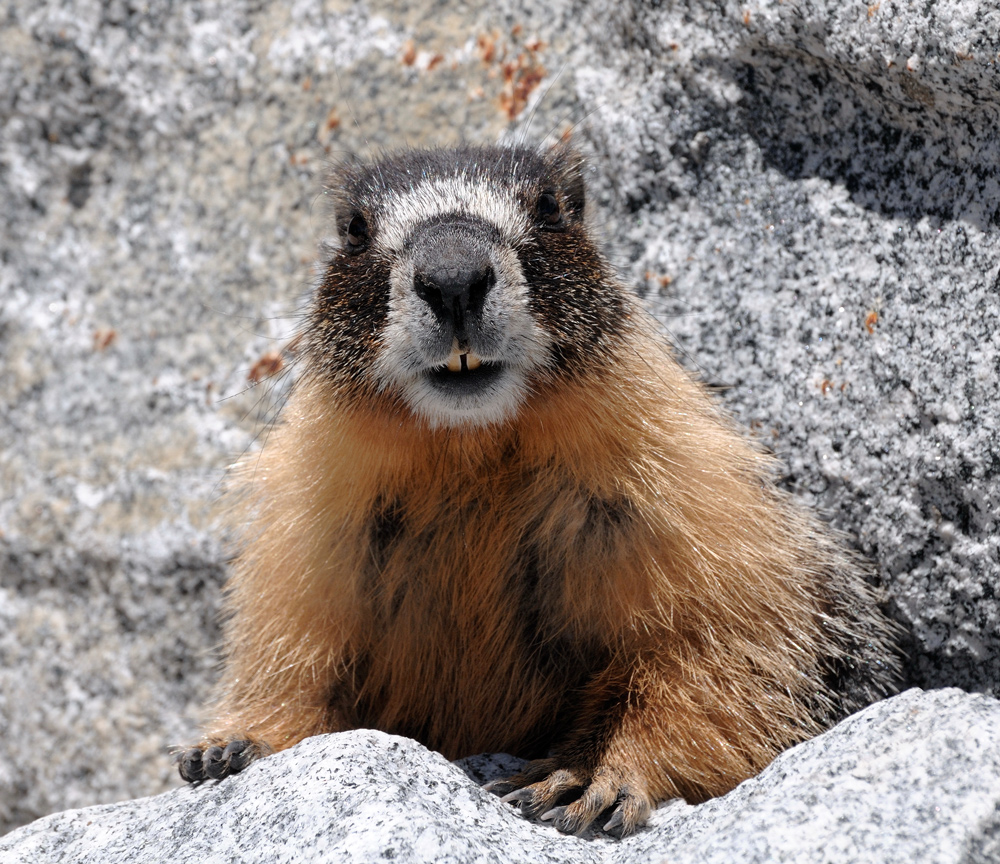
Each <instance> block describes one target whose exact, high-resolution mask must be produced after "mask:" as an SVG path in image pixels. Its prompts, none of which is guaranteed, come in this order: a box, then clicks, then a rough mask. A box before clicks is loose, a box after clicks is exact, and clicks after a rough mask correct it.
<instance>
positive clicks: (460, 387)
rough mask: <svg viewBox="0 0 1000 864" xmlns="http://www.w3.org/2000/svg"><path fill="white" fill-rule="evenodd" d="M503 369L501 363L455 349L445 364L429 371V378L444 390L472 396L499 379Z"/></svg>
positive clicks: (472, 352)
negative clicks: (491, 361)
mask: <svg viewBox="0 0 1000 864" xmlns="http://www.w3.org/2000/svg"><path fill="white" fill-rule="evenodd" d="M503 368H504V367H503V364H501V363H490V362H488V361H485V360H483V358H482V357H480V356H479V355H478V354H477V353H476V352H475V351H465V352H460V351H459V350H458V349H457V348H455V349H453V350H452V352H451V354H450V355H449V357H448V359H447V360H446V361H445V362H444V363H442V364H441V365H440V366H438V367H436V368H434V369H430V370H428V372H427V376H428V377H429V378H430V380H431V382H432V383H433V384H434V385H435V386H436V387H439V388H441V389H443V390H448V391H449V392H452V393H469V394H472V393H476V392H479V391H481V390H482V389H483V388H484V387H486V386H487V385H488V384H489V383H490V382H492V381H494V380H495V379H496V378H497V377H499V376H500V375H501V374H502V372H503Z"/></svg>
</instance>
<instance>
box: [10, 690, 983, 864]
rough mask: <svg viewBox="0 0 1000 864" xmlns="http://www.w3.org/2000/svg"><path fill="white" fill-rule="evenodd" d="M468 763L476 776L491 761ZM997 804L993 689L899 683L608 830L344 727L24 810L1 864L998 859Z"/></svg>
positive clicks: (403, 745)
mask: <svg viewBox="0 0 1000 864" xmlns="http://www.w3.org/2000/svg"><path fill="white" fill-rule="evenodd" d="M469 761H470V762H475V763H476V764H475V765H473V766H469V767H470V768H474V769H475V771H474V772H470V773H473V776H474V779H475V780H476V782H482V780H483V779H484V778H486V777H489V776H494V775H495V774H496V773H497V771H498V766H497V764H496V763H495V762H494V763H489V762H486V763H485V764H484V760H481V759H480V760H469ZM510 764H511V763H510V762H508V763H507V764H506V765H501V766H499V773H503V771H504V770H509V768H510ZM998 808H1000V702H997V701H996V700H995V699H992V698H989V697H985V696H981V695H969V694H966V693H963V692H961V691H959V690H943V691H933V692H926V693H924V692H921V691H919V690H911V691H908V692H907V693H905V694H902V695H900V696H898V697H895V698H894V699H891V700H888V701H886V702H882V703H880V704H878V705H874V706H872V707H870V708H868V709H866V710H865V711H863V712H862V713H860V714H857V715H855V716H854V717H852V718H850V719H848V720H846V721H845V722H844V723H842V724H841V725H839V726H837V727H836V728H835V729H833V730H832V731H830V732H828V733H826V734H825V735H822V736H821V737H819V738H816V739H814V740H812V741H809V742H806V743H805V744H802V745H800V746H799V747H796V748H794V749H793V750H790V751H788V752H787V753H785V754H783V755H782V756H780V757H779V758H778V759H777V760H776V761H775V762H774V763H773V764H772V765H771V766H770V767H769V768H768V769H766V770H765V771H764V772H763V773H762V774H761V775H760V776H759V777H757V778H755V779H753V780H748V781H747V782H745V783H743V784H742V785H740V786H739V787H738V788H736V789H735V790H734V791H733V792H731V793H730V794H729V795H726V796H725V797H723V798H719V799H716V800H714V801H710V802H708V803H706V804H703V805H700V806H697V807H691V806H688V805H686V804H684V803H683V802H680V801H675V802H671V803H668V804H666V805H664V806H663V807H661V808H660V809H659V810H657V811H656V812H655V813H654V814H653V816H652V819H651V822H650V825H649V827H648V828H646V829H644V830H643V831H641V832H639V833H637V834H636V835H633V836H632V837H629V838H626V839H625V840H623V841H617V840H614V839H612V838H609V837H606V836H600V837H597V838H592V839H581V838H578V837H567V836H563V835H560V834H559V833H558V832H557V831H556V830H555V829H554V828H553V827H552V826H551V825H547V824H545V823H535V824H532V823H529V822H527V821H525V820H523V819H522V818H521V817H520V816H519V815H518V814H517V813H516V812H515V811H514V810H513V809H512V808H511V807H509V806H508V805H505V804H503V803H501V802H500V801H499V799H497V798H495V797H493V796H492V795H490V794H489V793H487V792H484V791H483V790H482V789H480V788H478V787H477V785H476V783H474V782H472V781H470V779H469V778H468V777H466V776H465V775H464V774H463V773H462V771H461V770H460V769H459V768H458V767H456V766H455V765H449V764H448V763H447V762H446V761H445V760H444V759H443V758H442V757H441V756H439V755H438V754H436V753H432V752H429V751H427V750H425V749H424V748H423V747H421V746H420V745H419V744H416V743H415V742H413V741H410V740H408V739H405V738H396V737H393V736H390V735H385V734H383V733H381V732H371V731H367V730H361V731H356V732H347V733H342V734H339V735H326V736H320V737H317V738H311V739H308V740H307V741H304V742H303V743H302V744H300V745H298V746H297V747H294V748H293V749H292V750H289V751H286V752H284V753H280V754H278V755H277V756H273V757H270V758H268V759H265V760H263V761H261V762H258V763H256V764H255V765H252V766H251V767H250V768H249V769H247V771H246V772H244V773H243V774H241V775H237V776H235V777H232V778H229V779H228V780H225V781H223V782H222V783H218V784H216V783H207V784H204V785H203V786H201V787H200V788H197V789H193V788H191V789H180V790H175V791H173V792H168V793H165V794H164V795H160V796H158V797H156V798H145V799H141V800H138V801H129V802H124V803H121V804H114V805H102V806H97V807H91V808H87V809H84V810H76V811H70V812H66V813H60V814H56V815H54V816H50V817H47V818H45V819H41V820H39V821H37V822H35V823H34V824H32V825H29V826H26V827H24V828H21V829H19V830H17V831H15V832H12V833H11V834H9V835H7V836H6V837H4V838H2V839H0V860H2V861H4V862H5V864H6V862H11V864H20V862H31V864H49V862H56V861H59V862H72V864H86V862H94V864H117V862H121V864H143V862H150V864H153V862H161V861H176V862H186V861H191V862H194V861H199V862H223V861H233V862H235V861H239V862H258V861H259V862H269V864H270V862H273V864H281V862H286V861H287V862H302V864H307V862H319V861H323V862H341V861H342V862H345V864H348V862H349V864H365V862H373V864H374V862H382V861H385V860H388V859H391V860H401V861H407V862H424V861H426V862H443V861H447V862H456V864H457V862H472V861H490V862H498V864H499V862H525V864H527V862H532V864H538V862H548V861H551V862H557V861H558V862H565V861H573V862H580V864H585V862H594V864H597V862H607V864H611V862H624V861H670V862H672V864H688V862H690V864H712V862H719V864H731V862H733V861H740V862H742V864H758V862H759V864H771V862H775V861H789V862H803V864H805V862H808V864H824V862H830V864H834V862H837V864H854V862H860V861H864V862H866V864H867V862H871V864H882V862H900V864H920V862H937V864H943V862H956V864H958V862H971V861H996V860H998V859H997V848H996V844H995V831H996V814H997V812H1000V811H998ZM977 856H978V857H977Z"/></svg>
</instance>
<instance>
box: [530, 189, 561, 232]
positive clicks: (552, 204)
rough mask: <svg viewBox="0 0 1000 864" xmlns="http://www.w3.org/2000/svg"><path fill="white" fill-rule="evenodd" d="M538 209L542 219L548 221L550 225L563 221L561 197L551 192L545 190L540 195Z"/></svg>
mask: <svg viewBox="0 0 1000 864" xmlns="http://www.w3.org/2000/svg"><path fill="white" fill-rule="evenodd" d="M536 209H537V210H538V215H539V217H541V219H542V221H543V222H547V223H548V224H549V225H558V224H559V222H560V221H562V213H561V212H560V210H559V199H558V198H556V196H555V195H553V194H552V193H551V192H543V193H542V194H541V195H539V196H538V204H537V205H536Z"/></svg>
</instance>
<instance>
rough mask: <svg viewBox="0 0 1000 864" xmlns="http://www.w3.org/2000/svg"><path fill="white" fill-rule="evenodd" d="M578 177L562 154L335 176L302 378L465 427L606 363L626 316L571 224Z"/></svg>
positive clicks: (492, 154)
mask: <svg viewBox="0 0 1000 864" xmlns="http://www.w3.org/2000/svg"><path fill="white" fill-rule="evenodd" d="M581 169H582V162H581V160H580V158H579V157H578V156H577V155H576V154H575V153H573V152H572V151H570V150H567V149H563V148H560V149H554V150H550V151H547V152H541V153H540V152H538V151H535V150H532V149H528V148H523V147H512V148H506V147H482V148H461V149H456V150H434V151H408V152H405V153H401V154H398V155H394V156H390V157H387V158H385V159H382V160H380V161H378V162H375V163H373V164H369V165H362V166H356V165H352V166H347V167H345V168H343V169H341V170H340V171H339V172H338V173H337V174H336V175H335V176H334V178H333V182H332V184H331V188H330V189H329V190H328V191H329V192H330V193H331V195H332V199H333V202H334V216H335V220H336V227H337V232H338V235H339V241H340V242H339V246H338V248H336V249H335V251H334V252H333V254H332V257H331V258H330V260H329V261H328V262H327V264H326V270H325V273H324V276H323V279H322V282H321V283H320V285H319V288H318V290H317V294H316V300H315V302H314V305H313V309H312V313H311V316H310V333H309V340H308V344H309V354H310V357H311V360H312V362H313V364H314V366H318V368H319V370H320V371H321V373H322V374H323V376H324V377H325V378H326V379H327V380H328V381H329V382H330V383H331V384H333V385H334V386H335V387H336V388H337V389H338V390H339V391H340V393H341V394H342V395H343V396H344V397H346V398H348V399H353V400H365V399H377V400H379V402H380V404H383V405H384V404H385V400H386V399H389V400H392V401H393V402H395V403H397V404H398V408H399V409H400V410H406V411H409V412H411V413H413V414H414V415H416V416H418V417H420V418H422V419H423V420H424V421H425V422H426V423H428V424H429V425H430V426H431V427H440V426H450V427H462V426H483V425H488V424H493V423H502V422H507V421H510V420H512V419H513V418H514V417H515V416H516V415H517V413H518V411H519V409H521V407H522V406H523V404H524V403H525V401H526V400H527V399H528V398H529V397H530V396H531V394H532V393H534V392H536V391H537V390H539V388H541V387H543V386H545V385H547V384H550V383H552V382H553V381H555V380H557V379H558V377H559V376H560V375H567V374H575V375H579V374H581V373H582V372H585V371H586V369H587V368H590V367H593V366H594V365H595V364H598V365H599V364H601V363H602V362H605V363H606V361H607V357H606V356H605V355H606V354H607V349H608V347H609V342H610V341H613V340H614V339H615V337H616V335H618V334H620V332H621V331H622V329H623V328H624V326H625V322H626V319H627V318H628V305H629V304H628V300H627V298H626V296H625V294H624V293H623V291H622V289H621V288H620V287H619V286H618V285H617V284H616V283H615V280H614V279H613V277H612V275H611V272H610V270H609V267H608V265H607V264H606V262H605V261H604V259H603V257H602V256H601V255H600V253H599V252H598V251H597V249H596V248H595V246H594V244H593V242H592V241H591V239H590V236H589V234H588V231H587V228H586V226H585V224H584V203H585V195H584V183H583V177H582V170H581Z"/></svg>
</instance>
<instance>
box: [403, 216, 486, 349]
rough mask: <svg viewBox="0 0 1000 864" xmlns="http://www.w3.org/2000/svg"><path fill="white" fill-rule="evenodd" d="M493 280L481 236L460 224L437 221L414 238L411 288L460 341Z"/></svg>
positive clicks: (466, 335)
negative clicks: (439, 222) (438, 222)
mask: <svg viewBox="0 0 1000 864" xmlns="http://www.w3.org/2000/svg"><path fill="white" fill-rule="evenodd" d="M495 283H496V274H495V272H494V270H493V264H492V262H491V261H490V257H489V254H488V251H487V250H486V249H484V248H483V243H482V238H481V237H477V236H475V235H474V234H471V233H470V232H469V231H468V230H467V229H466V227H465V226H464V225H463V224H461V223H459V224H457V225H449V224H447V223H445V224H437V225H434V226H431V227H429V228H428V229H426V230H424V231H423V232H421V233H420V234H419V235H418V237H417V238H416V249H415V252H414V258H413V290H414V291H415V292H416V294H417V296H418V297H419V298H420V299H421V300H423V301H424V302H425V303H426V304H427V305H428V306H429V307H430V309H431V311H432V312H433V313H434V315H435V317H437V319H438V320H439V321H440V322H441V323H442V324H450V325H451V326H452V327H453V328H454V336H455V338H456V339H458V340H459V342H460V343H464V342H467V340H468V326H469V324H470V321H472V322H474V321H475V319H477V318H479V316H480V315H481V314H482V311H483V305H484V304H485V302H486V295H487V294H488V293H489V291H490V289H491V288H492V287H493V285H494V284H495Z"/></svg>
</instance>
